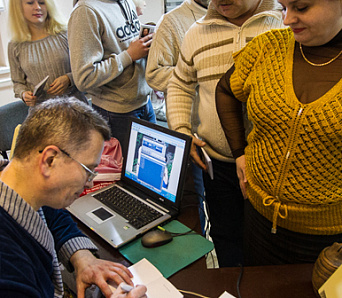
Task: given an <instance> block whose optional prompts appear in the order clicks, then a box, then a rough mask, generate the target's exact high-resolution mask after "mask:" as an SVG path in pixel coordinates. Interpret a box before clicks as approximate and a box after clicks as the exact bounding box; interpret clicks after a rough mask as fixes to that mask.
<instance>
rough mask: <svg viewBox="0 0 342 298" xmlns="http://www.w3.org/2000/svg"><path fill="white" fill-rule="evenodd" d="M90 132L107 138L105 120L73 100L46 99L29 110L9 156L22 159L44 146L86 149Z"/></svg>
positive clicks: (108, 132) (107, 128)
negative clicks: (12, 152) (12, 151)
mask: <svg viewBox="0 0 342 298" xmlns="http://www.w3.org/2000/svg"><path fill="white" fill-rule="evenodd" d="M91 131H97V132H99V133H100V134H101V136H102V137H103V139H104V140H109V139H110V137H111V132H110V128H109V127H108V124H107V122H106V120H104V118H103V117H102V116H101V115H99V114H98V113H97V112H96V111H94V110H93V109H92V108H91V107H90V106H88V105H86V104H85V103H83V102H81V101H79V100H78V99H76V98H74V97H69V98H65V97H64V98H62V97H61V98H57V99H56V98H54V99H50V100H47V101H44V102H42V103H40V104H38V105H36V106H35V107H33V108H32V109H31V110H30V112H29V115H28V116H27V118H26V120H25V121H24V123H23V124H22V126H21V128H20V131H19V134H18V138H17V142H16V146H15V149H14V154H13V157H14V158H19V159H22V158H25V157H26V156H28V155H29V154H30V153H31V152H32V151H33V150H38V151H39V150H43V149H44V148H45V147H46V146H48V145H56V146H58V147H60V148H63V149H64V150H70V151H71V152H72V151H73V152H77V151H78V150H82V149H85V148H86V147H87V145H88V142H89V139H90V132H91Z"/></svg>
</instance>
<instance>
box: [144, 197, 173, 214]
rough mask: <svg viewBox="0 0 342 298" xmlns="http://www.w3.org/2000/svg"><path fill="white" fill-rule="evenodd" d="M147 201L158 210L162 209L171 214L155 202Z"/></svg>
mask: <svg viewBox="0 0 342 298" xmlns="http://www.w3.org/2000/svg"><path fill="white" fill-rule="evenodd" d="M146 201H147V202H149V203H150V204H152V205H153V206H155V207H156V208H158V209H161V210H163V211H164V212H166V213H169V210H167V209H165V208H163V207H162V206H160V205H158V204H156V203H155V202H153V201H151V200H150V199H146Z"/></svg>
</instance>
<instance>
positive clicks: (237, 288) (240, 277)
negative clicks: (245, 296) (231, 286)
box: [236, 264, 243, 298]
mask: <svg viewBox="0 0 342 298" xmlns="http://www.w3.org/2000/svg"><path fill="white" fill-rule="evenodd" d="M239 266H240V275H239V278H238V281H237V284H236V290H237V293H238V298H241V293H240V284H241V280H242V275H243V266H242V264H239Z"/></svg>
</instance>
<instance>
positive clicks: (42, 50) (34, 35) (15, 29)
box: [8, 0, 86, 106]
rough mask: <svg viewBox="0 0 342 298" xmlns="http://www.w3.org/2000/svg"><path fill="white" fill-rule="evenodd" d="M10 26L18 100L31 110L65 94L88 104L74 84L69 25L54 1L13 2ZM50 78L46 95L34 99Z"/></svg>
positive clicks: (13, 78) (11, 3) (9, 51)
mask: <svg viewBox="0 0 342 298" xmlns="http://www.w3.org/2000/svg"><path fill="white" fill-rule="evenodd" d="M9 25H10V26H9V27H10V30H11V33H12V40H11V41H10V42H9V44H8V58H9V63H10V69H11V78H12V81H13V86H14V93H15V97H18V98H21V99H22V100H23V101H24V102H25V103H26V104H27V105H28V106H33V105H35V104H37V103H39V102H41V101H44V100H46V99H48V98H51V97H56V96H61V95H64V94H65V95H73V96H75V97H77V98H78V99H80V100H82V101H86V97H85V96H84V94H83V93H81V92H79V91H78V90H77V88H76V86H75V85H74V82H73V78H72V74H71V68H70V59H69V47H68V40H67V33H66V22H65V21H64V19H63V18H62V16H61V14H60V13H59V11H58V9H57V7H56V5H55V3H54V1H53V0H44V1H41V0H39V1H38V0H34V1H27V0H10V1H9ZM46 76H49V78H48V80H47V82H46V85H45V88H44V91H43V92H42V93H41V95H39V96H38V97H37V96H33V92H32V91H33V89H34V86H36V85H37V84H39V82H41V81H42V80H43V79H44V78H45V77H46Z"/></svg>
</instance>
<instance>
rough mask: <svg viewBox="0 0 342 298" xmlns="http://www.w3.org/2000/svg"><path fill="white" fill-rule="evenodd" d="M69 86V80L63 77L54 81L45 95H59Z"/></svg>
mask: <svg viewBox="0 0 342 298" xmlns="http://www.w3.org/2000/svg"><path fill="white" fill-rule="evenodd" d="M69 86H70V79H69V77H68V76H67V75H64V76H61V77H58V78H57V79H55V80H54V81H53V82H52V84H51V85H50V88H49V89H48V90H47V91H46V93H48V94H51V95H61V94H63V93H64V92H65V91H66V90H67V89H68V87H69Z"/></svg>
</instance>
